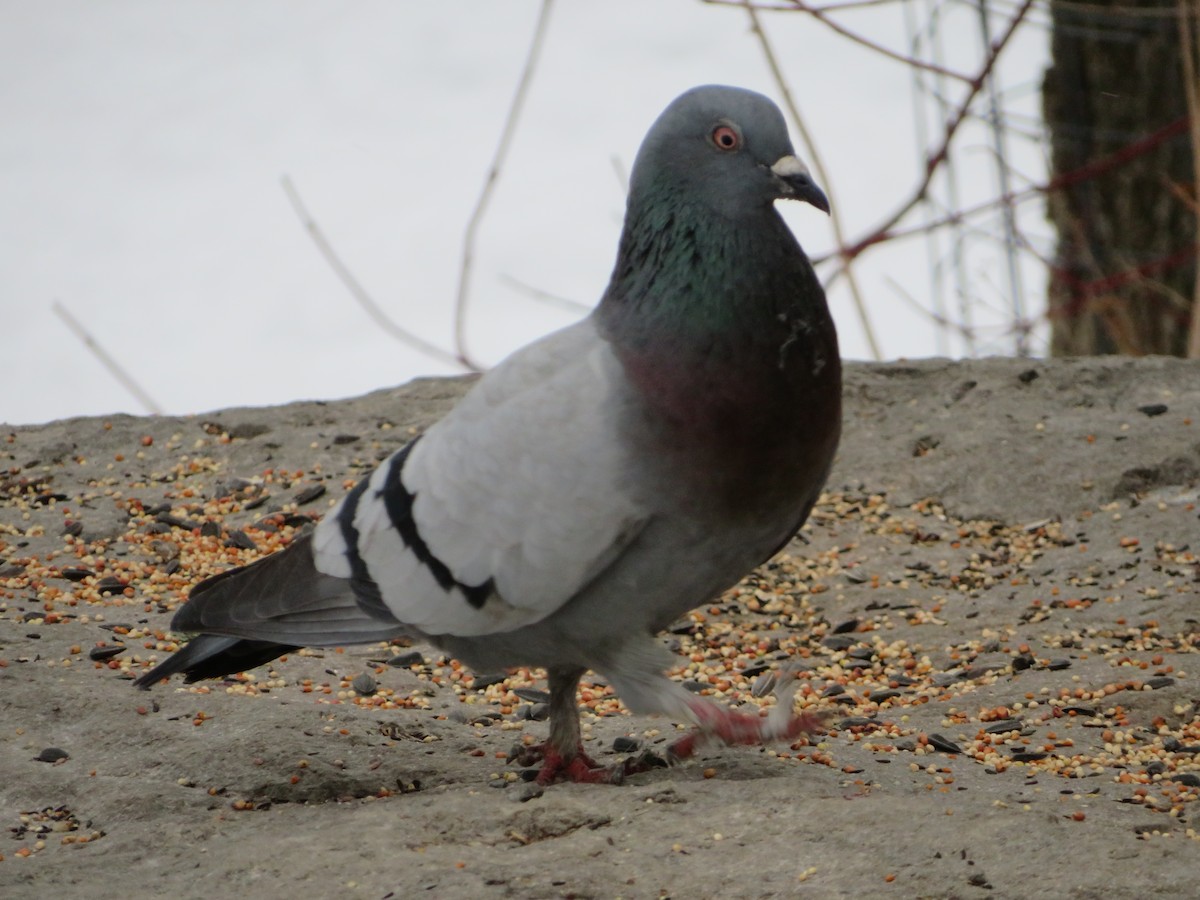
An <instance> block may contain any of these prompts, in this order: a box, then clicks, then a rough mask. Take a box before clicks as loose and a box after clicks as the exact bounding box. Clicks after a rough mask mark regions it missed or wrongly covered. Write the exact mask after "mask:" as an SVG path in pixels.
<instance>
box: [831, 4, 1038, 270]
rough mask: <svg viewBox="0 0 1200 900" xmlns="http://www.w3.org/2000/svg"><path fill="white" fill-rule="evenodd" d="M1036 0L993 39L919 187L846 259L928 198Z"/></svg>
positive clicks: (847, 251) (848, 250) (845, 252)
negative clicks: (961, 130) (956, 138)
mask: <svg viewBox="0 0 1200 900" xmlns="http://www.w3.org/2000/svg"><path fill="white" fill-rule="evenodd" d="M1034 2H1035V0H1024V2H1022V4H1021V6H1020V8H1019V9H1018V10H1017V11H1016V13H1014V14H1013V17H1012V18H1011V19H1010V20H1009V23H1008V27H1007V28H1006V29H1005V30H1004V33H1003V34H1002V35H1000V37H998V38H997V39H996V40H995V41H993V42H992V46H991V48H990V52H989V53H988V57H987V60H986V61H985V62H984V64H983V67H982V68H981V69H980V71H979V74H978V75H976V76H975V77H974V78H973V79H971V85H970V89H969V90H968V91H967V95H966V97H964V98H963V100H962V102H961V103H960V104H959V106H958V109H957V110H956V111H955V113H954V115H953V116H951V118H950V120H949V121H948V122H947V123H946V129H945V132H944V133H943V135H942V141H941V145H940V146H939V147H938V149H937V150H936V151H935V152H934V153H933V154H932V155H931V156H930V157H929V159H928V160H927V161H926V163H925V174H924V176H923V177H922V178H921V181H920V183H918V185H917V187H916V188H915V189H914V190H913V192H912V193H911V194H910V195H909V198H908V199H907V200H906V201H905V202H904V203H902V204H901V205H900V206H899V208H897V209H896V210H895V212H893V213H892V214H891V215H890V216H888V218H887V219H886V220H885V221H884V222H883V223H882V224H880V225H878V226H876V227H875V229H874V230H872V231H871V232H870V233H868V234H867V236H866V237H864V238H862V239H861V240H859V241H858V242H857V243H855V244H853V245H851V246H849V247H843V248H842V249H841V253H840V255H841V256H842V258H843V259H845V260H849V259H853V258H855V257H857V256H858V255H859V254H860V253H862V252H863V251H864V250H866V249H867V248H868V247H871V246H873V245H874V244H878V243H880V242H881V241H884V240H887V239H888V238H889V237H891V236H892V234H891V231H892V229H893V228H894V227H895V225H896V223H897V222H899V221H900V220H901V219H903V218H904V217H905V216H906V215H908V214H909V212H911V211H912V209H913V208H914V207H915V206H916V205H917V204H918V203H920V202H921V201H922V200H924V199H925V197H926V195H927V194H928V192H929V186H930V185H931V184H932V183H933V177H934V175H936V174H937V171H938V169H939V168H940V167H941V164H942V163H943V162H945V161H946V158H947V157H948V156H949V155H950V144H951V143H952V142H953V140H954V136H955V135H956V134H957V133H958V129H959V126H960V125H962V123H963V121H964V120H965V119H966V118H967V113H968V111H969V110H970V107H971V104H972V103H973V102H974V100H975V97H976V96H978V94H979V92H980V91H981V90H982V89H983V85H984V83H985V82H986V81H987V79H988V78H989V77H990V76H991V74H992V70H993V69H994V68H995V66H996V61H997V60H998V59H999V58H1000V54H1001V52H1003V50H1004V48H1005V47H1006V46H1007V45H1008V42H1009V40H1010V39H1011V38H1012V36H1013V34H1014V33H1015V32H1016V30H1017V26H1019V25H1020V24H1021V21H1022V20H1023V19H1024V18H1025V15H1026V14H1027V13H1028V12H1029V10H1030V8H1031V7H1032V6H1033V4H1034ZM994 203H995V201H993V202H992V203H990V204H989V205H994ZM837 274H840V273H837ZM835 277H836V275H835Z"/></svg>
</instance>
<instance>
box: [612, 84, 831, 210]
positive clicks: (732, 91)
mask: <svg viewBox="0 0 1200 900" xmlns="http://www.w3.org/2000/svg"><path fill="white" fill-rule="evenodd" d="M629 193H630V197H629V200H630V206H631V208H635V207H636V206H638V205H639V204H640V203H642V202H647V203H652V204H657V203H661V202H663V200H664V199H666V198H673V199H675V200H679V199H681V198H686V199H687V200H688V201H689V202H691V203H700V204H703V205H704V206H706V207H708V209H709V210H710V211H711V212H713V213H716V214H718V215H722V216H724V217H727V218H734V219H736V218H741V217H742V216H743V215H747V214H749V215H755V214H761V212H762V211H763V210H764V209H766V208H769V207H770V205H771V204H772V202H773V201H775V200H779V199H794V200H803V201H805V202H807V203H811V204H812V205H813V206H815V207H817V208H818V209H820V210H823V211H824V212H829V201H828V200H827V199H826V197H825V194H824V193H823V192H822V191H821V189H820V188H819V187H817V185H816V183H814V182H813V180H812V177H811V176H810V175H809V173H808V169H807V168H806V167H805V165H804V163H802V162H801V161H800V160H799V159H798V158H797V157H796V153H795V151H794V150H793V149H792V143H791V140H790V139H789V138H788V132H787V125H786V124H785V122H784V119H783V115H782V114H781V113H780V111H779V108H778V107H777V106H776V105H775V104H774V103H772V102H771V101H770V100H769V99H768V98H766V97H764V96H763V95H762V94H757V93H755V92H754V91H748V90H745V89H743V88H735V87H723V86H721V85H706V86H703V87H697V88H693V89H692V90H690V91H688V92H686V93H685V94H682V95H681V96H680V97H678V98H676V100H675V101H674V102H672V103H671V105H670V106H668V107H667V108H666V109H665V110H664V111H663V113H662V115H660V116H659V117H658V120H657V121H655V123H654V125H653V126H652V127H651V129H650V132H649V134H647V135H646V139H645V141H644V142H643V143H642V147H641V149H640V150H639V151H638V155H637V159H636V161H635V162H634V166H633V173H632V176H631V178H630V191H629ZM668 202H669V201H668Z"/></svg>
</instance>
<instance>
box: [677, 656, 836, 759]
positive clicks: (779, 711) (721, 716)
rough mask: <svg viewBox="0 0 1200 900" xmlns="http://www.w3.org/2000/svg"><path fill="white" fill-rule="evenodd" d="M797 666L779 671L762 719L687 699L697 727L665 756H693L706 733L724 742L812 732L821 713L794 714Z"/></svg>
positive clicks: (761, 740) (783, 738) (761, 741)
mask: <svg viewBox="0 0 1200 900" xmlns="http://www.w3.org/2000/svg"><path fill="white" fill-rule="evenodd" d="M799 673H800V669H798V668H796V667H793V666H789V667H786V668H784V669H783V670H782V671H780V673H779V676H778V678H777V679H776V682H775V687H774V690H773V691H772V693H773V694H774V695H775V697H776V703H775V706H774V708H773V709H772V710H771V712H770V713H769V714H768V715H767V717H766V718H765V719H764V718H763V717H762V716H757V715H748V714H746V713H740V712H735V711H734V710H731V709H727V708H725V707H723V706H717V705H716V704H713V703H708V702H706V701H703V700H695V701H693V702H692V703H690V704H689V705H690V707H691V710H692V713H693V715H695V717H696V721H697V723H698V726H697V728H696V729H695V730H694V731H692V732H690V733H689V734H686V735H684V736H683V737H681V738H679V740H677V741H674V742H673V743H672V744H670V745H669V746H668V747H667V758H668V759H669V760H670V761H671V762H678V761H681V760H684V759H689V758H691V757H692V756H695V754H696V751H697V750H698V749H699V748H700V747H701V746H703V744H704V742H705V740H706V739H707V738H708V737H710V736H711V737H715V738H717V739H718V740H719V741H721V742H722V743H724V744H768V743H771V742H773V741H794V740H796V739H797V738H798V737H800V736H801V735H803V734H812V733H813V732H816V731H820V730H821V729H822V728H823V727H824V716H823V715H821V714H820V713H812V712H805V713H801V714H800V715H794V714H793V712H792V698H793V697H794V696H795V694H796V689H797V688H798V687H799V684H798V683H797V676H798V675H799Z"/></svg>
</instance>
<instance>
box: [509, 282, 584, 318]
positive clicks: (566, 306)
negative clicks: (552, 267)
mask: <svg viewBox="0 0 1200 900" xmlns="http://www.w3.org/2000/svg"><path fill="white" fill-rule="evenodd" d="M500 279H501V280H502V281H507V282H508V284H509V286H510V287H512V288H514V289H515V290H518V291H520V292H521V293H522V294H525V295H526V296H528V297H530V298H532V299H534V300H537V301H539V302H541V303H545V304H547V305H548V306H556V307H558V308H559V309H561V310H564V311H566V312H571V313H589V312H591V311H592V308H591V307H590V306H588V305H587V304H586V303H580V302H579V301H578V300H572V299H571V298H570V297H560V296H559V295H558V294H551V293H550V292H549V291H543V290H542V289H541V288H536V287H534V286H533V285H531V284H526V283H525V282H524V281H521V280H520V279H518V278H513V276H511V275H501V276H500Z"/></svg>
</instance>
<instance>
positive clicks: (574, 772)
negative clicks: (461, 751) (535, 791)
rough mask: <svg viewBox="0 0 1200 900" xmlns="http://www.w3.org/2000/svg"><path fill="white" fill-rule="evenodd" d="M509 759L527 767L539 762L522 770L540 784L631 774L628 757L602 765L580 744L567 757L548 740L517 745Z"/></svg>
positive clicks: (617, 780)
mask: <svg viewBox="0 0 1200 900" xmlns="http://www.w3.org/2000/svg"><path fill="white" fill-rule="evenodd" d="M509 762H515V763H517V764H518V765H520V766H527V767H528V766H533V765H536V764H537V763H539V762H540V763H541V764H542V766H541V768H540V769H537V770H536V771H535V770H533V769H531V768H527V769H526V771H524V772H522V773H521V776H522V777H523V778H525V780H527V781H533V782H536V783H537V784H540V785H548V784H555V783H556V782H559V781H570V782H574V783H575V784H621V782H623V781H624V780H625V776H626V775H631V774H633V772H632V771H629V770H628V769H627V766H628V764H629V760H626V761H625V762H624V763H620V764H618V765H615V766H602V765H600V764H599V763H598V762H596V761H595V760H594V759H592V758H591V757H590V756H588V755H587V754H586V753H585V752H584V750H583V745H582V744H581V745H579V746H578V747H576V749H575V752H574V753H573V754H571V756H570V757H567V756H564V755H563V754H562V753H560V752H559V751H558V750H556V749H554V747H552V746H551V745H550V743H549V742H548V741H547V742H546V743H544V744H534V745H533V746H530V747H526V746H524V745H518V747H514V748H513V752H512V753H510V754H509ZM637 771H644V770H643V769H638V770H637Z"/></svg>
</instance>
